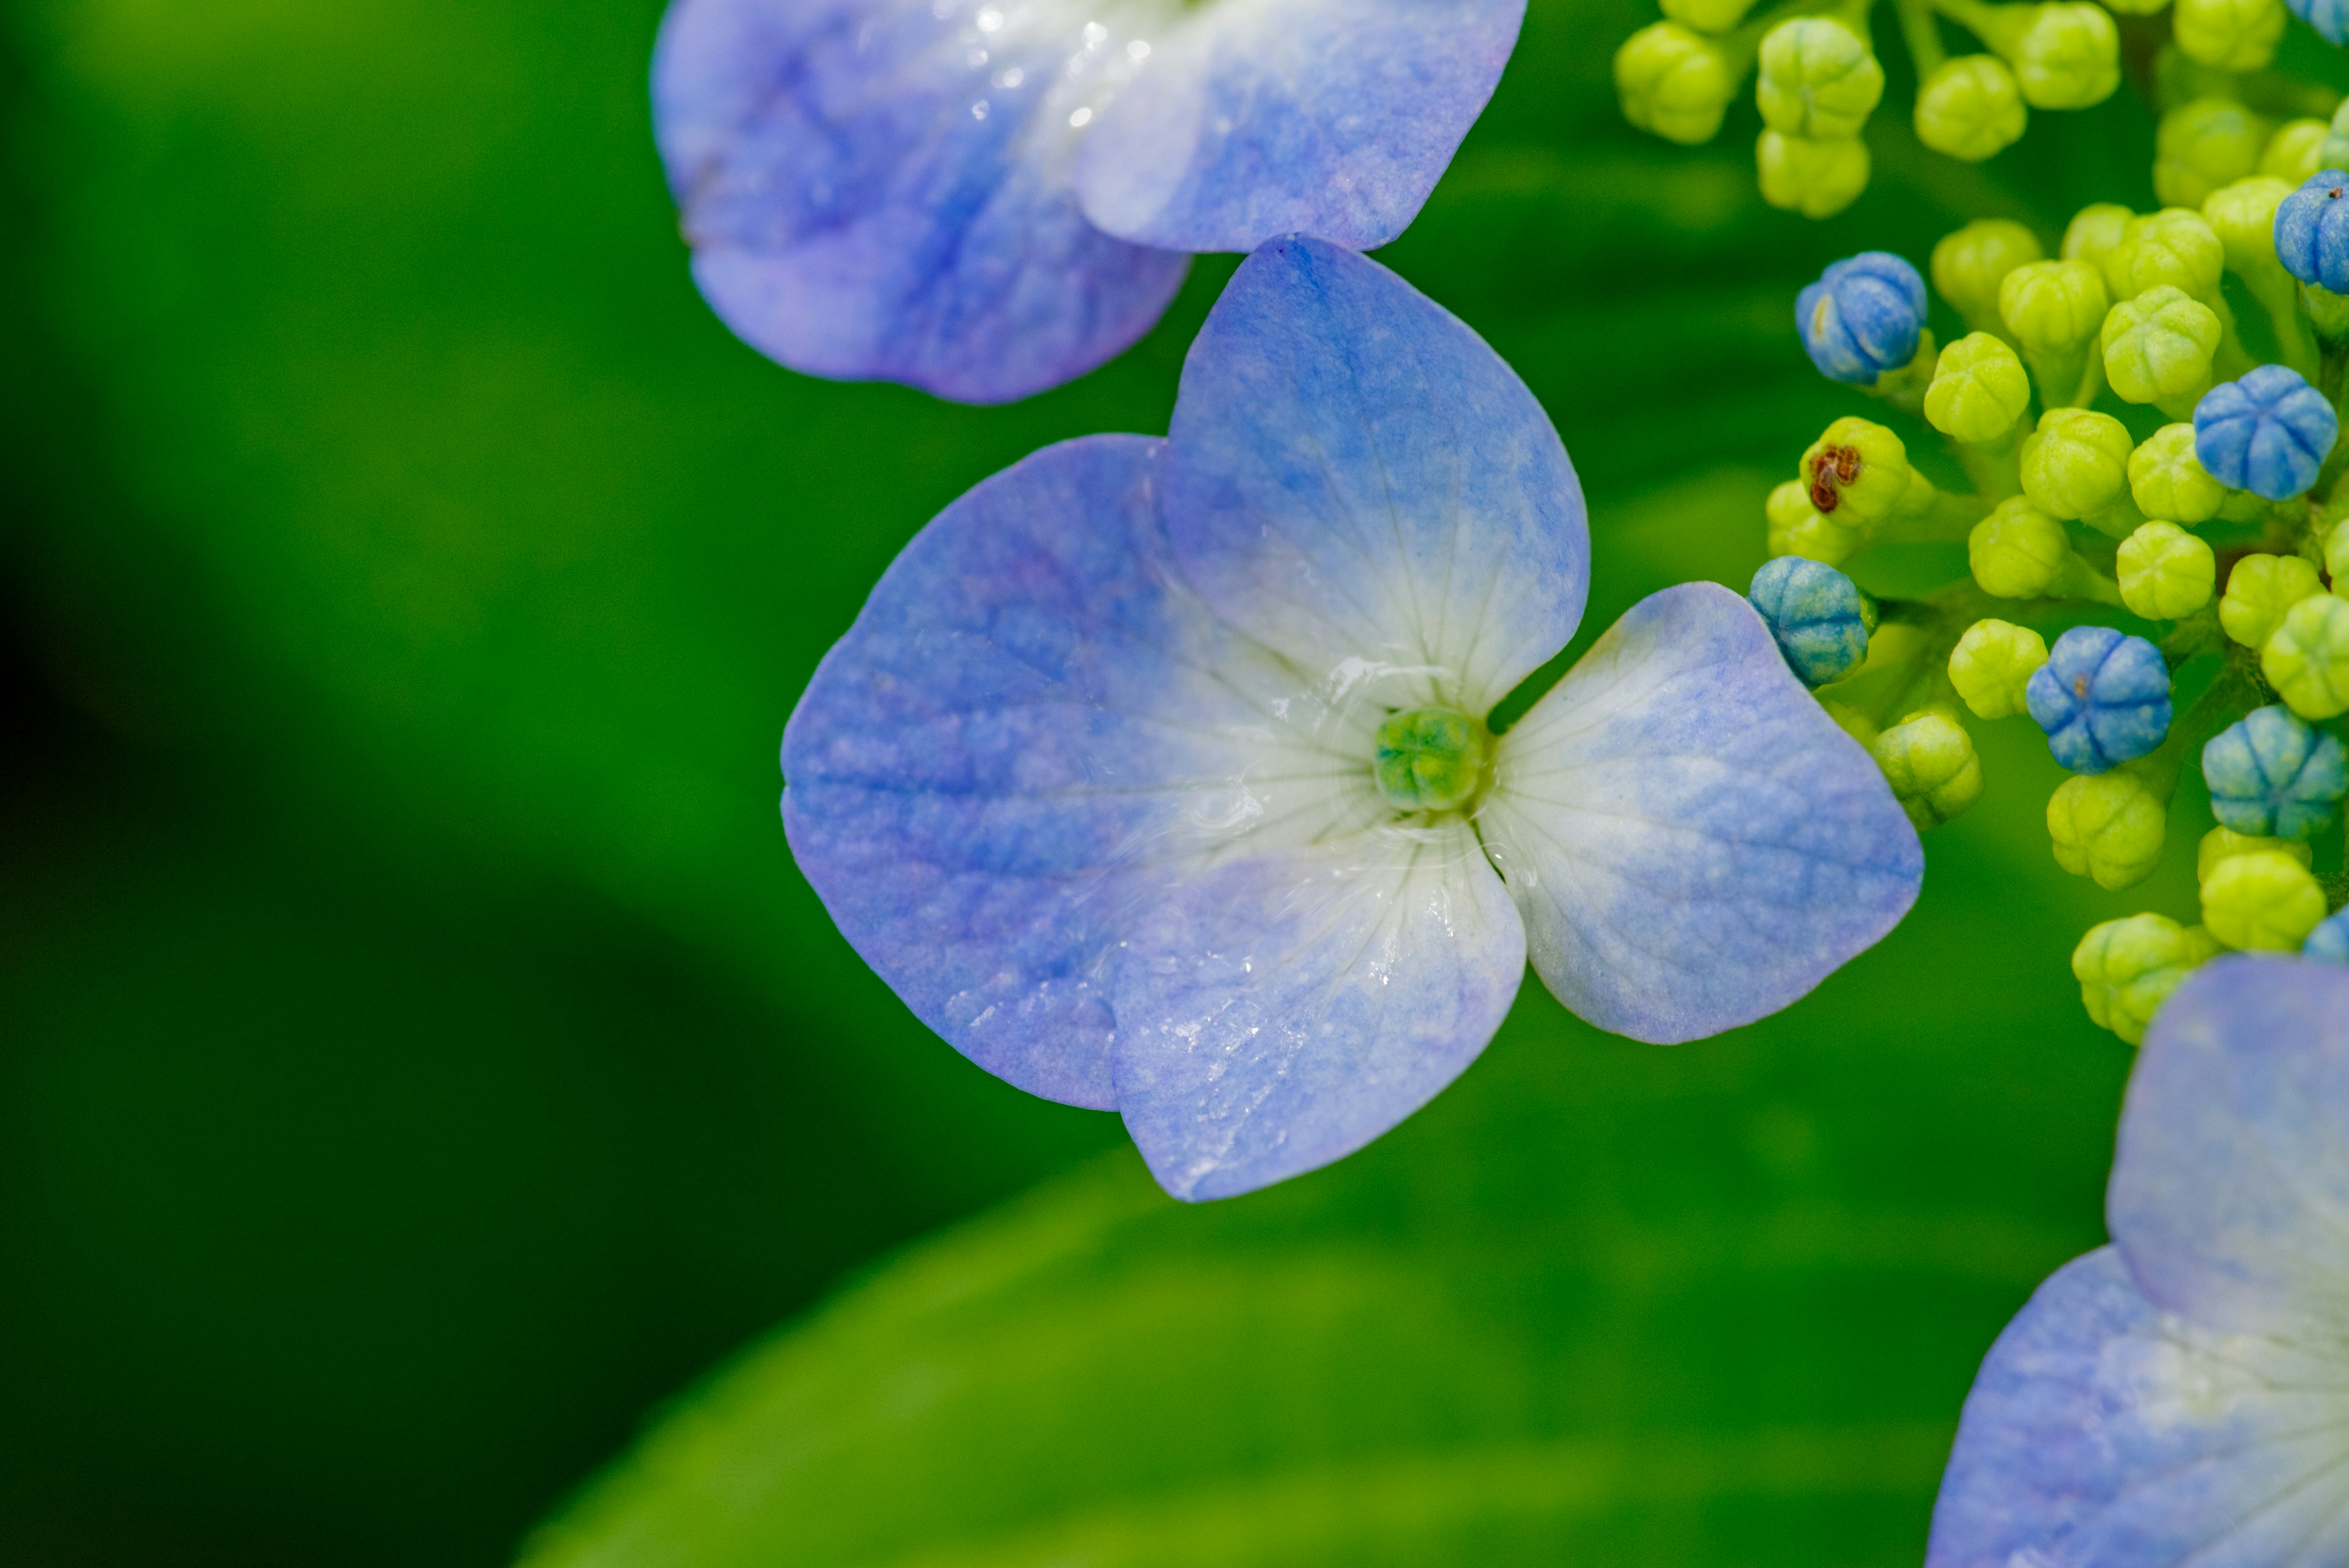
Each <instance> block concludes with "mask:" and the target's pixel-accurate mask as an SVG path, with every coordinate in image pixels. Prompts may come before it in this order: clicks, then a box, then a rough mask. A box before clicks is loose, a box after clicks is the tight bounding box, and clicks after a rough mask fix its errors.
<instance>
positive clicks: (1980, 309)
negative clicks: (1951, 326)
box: [1932, 218, 2045, 332]
mask: <svg viewBox="0 0 2349 1568" xmlns="http://www.w3.org/2000/svg"><path fill="white" fill-rule="evenodd" d="M2044 254H2045V253H2044V252H2043V251H2041V250H2040V248H2039V236H2038V235H2036V234H2033V233H2032V232H2031V231H2030V230H2029V229H2026V228H2024V227H2023V225H2022V224H2021V223H2016V222H2014V221H2013V219H2011V218H1977V219H1975V220H1974V221H1973V222H1972V223H1968V224H1967V225H1966V226H1965V227H1963V228H1961V229H1957V230H1954V231H1952V232H1951V233H1950V234H1944V235H1942V236H1941V239H1940V243H1939V244H1935V245H1934V246H1933V257H1932V268H1933V286H1934V287H1935V288H1936V289H1938V290H1940V296H1941V297H1942V298H1943V299H1946V300H1948V301H1949V302H1950V303H1951V305H1953V306H1956V307H1957V311H1958V314H1959V315H1961V316H1962V317H1965V318H1966V325H1967V326H1968V327H1972V328H1973V329H1974V330H1975V331H1977V332H1992V331H1997V330H1999V329H2000V328H2001V327H2002V326H2003V325H2004V324H2003V323H2002V322H2001V321H2000V319H1999V314H1998V296H1999V287H2000V286H2001V285H2002V284H2003V283H2005V282H2006V275H2007V274H2009V273H2011V272H2013V270H2014V269H2015V268H2016V267H2019V266H2026V265H2030V264H2031V263H2033V262H2035V261H2038V260H2040V259H2041V258H2042V257H2043V256H2044Z"/></svg>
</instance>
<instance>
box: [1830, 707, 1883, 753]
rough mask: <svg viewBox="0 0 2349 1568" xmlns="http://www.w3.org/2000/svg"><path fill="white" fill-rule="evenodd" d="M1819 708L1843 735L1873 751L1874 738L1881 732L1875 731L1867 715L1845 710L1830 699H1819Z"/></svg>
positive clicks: (1848, 709) (1856, 710)
mask: <svg viewBox="0 0 2349 1568" xmlns="http://www.w3.org/2000/svg"><path fill="white" fill-rule="evenodd" d="M1819 706H1820V707H1822V708H1824V709H1826V711H1827V717H1828V718H1830V719H1833V720H1834V721H1835V722H1836V723H1837V726H1838V727H1839V728H1841V729H1842V731H1843V732H1844V733H1845V734H1847V735H1849V736H1850V737H1851V738H1852V739H1853V740H1855V741H1857V742H1859V743H1860V744H1861V745H1863V746H1866V747H1868V749H1869V750H1870V751H1874V750H1875V748H1876V737H1877V736H1878V735H1879V734H1881V733H1882V732H1881V731H1879V730H1878V729H1877V727H1876V725H1875V724H1874V723H1873V722H1870V721H1869V719H1868V715H1867V714H1865V713H1863V712H1861V711H1859V710H1858V709H1857V708H1847V707H1846V706H1845V705H1844V704H1842V703H1841V702H1838V701H1835V700H1834V699H1833V698H1831V697H1822V698H1820V699H1819Z"/></svg>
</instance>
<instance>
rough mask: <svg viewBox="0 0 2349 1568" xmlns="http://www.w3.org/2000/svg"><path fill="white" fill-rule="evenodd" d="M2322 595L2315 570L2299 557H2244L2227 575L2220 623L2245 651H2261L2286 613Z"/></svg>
mask: <svg viewBox="0 0 2349 1568" xmlns="http://www.w3.org/2000/svg"><path fill="white" fill-rule="evenodd" d="M2323 592H2324V585H2323V583H2320V582H2318V581H2317V580H2316V568H2315V567H2314V566H2310V565H2309V564H2308V563H2307V562H2306V561H2303V560H2302V559H2301V558H2300V557H2299V556H2244V557H2243V558H2242V559H2241V560H2240V561H2238V562H2236V563H2235V569H2234V570H2233V571H2231V572H2229V573H2228V574H2227V591H2226V592H2225V593H2223V594H2221V595H2220V596H2219V624H2220V626H2221V627H2224V628H2226V631H2227V635H2228V636H2229V637H2231V638H2233V639H2235V640H2236V641H2237V642H2240V643H2241V644H2242V645H2243V646H2244V647H2245V648H2264V647H2266V646H2267V640H2268V639H2269V638H2270V637H2271V636H2273V635H2274V634H2275V629H2276V628H2278V627H2280V626H2282V624H2283V618H2284V614H2285V612H2286V611H2288V610H2290V609H2291V608H2292V606H2294V605H2296V604H2298V603H2300V601H2301V600H2302V599H2304V598H2308V597H2311V596H2313V595H2316V594H2322V593H2323Z"/></svg>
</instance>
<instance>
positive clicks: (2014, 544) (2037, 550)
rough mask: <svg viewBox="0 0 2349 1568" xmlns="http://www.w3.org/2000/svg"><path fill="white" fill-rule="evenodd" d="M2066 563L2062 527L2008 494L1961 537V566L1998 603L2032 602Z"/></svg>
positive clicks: (2069, 553)
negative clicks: (1963, 546)
mask: <svg viewBox="0 0 2349 1568" xmlns="http://www.w3.org/2000/svg"><path fill="white" fill-rule="evenodd" d="M2071 559H2072V542H2071V540H2069V539H2067V538H2065V537H2064V524H2061V523H2058V522H2056V521H2055V520H2054V518H2053V517H2050V516H2048V515H2047V514H2045V513H2044V512H2040V511H2037V510H2034V509H2033V506H2032V504H2031V503H2030V502H2029V501H2027V500H2025V499H2024V498H2023V497H2022V496H2020V495H2010V496H2008V497H2007V498H2006V499H2005V500H2004V501H2002V502H2000V503H1999V504H1998V505H1997V507H1996V508H1995V509H1993V510H1992V513H1991V514H1990V515H1989V516H1987V517H1985V518H1983V519H1982V521H1981V522H1979V523H1977V524H1974V526H1973V532H1972V533H1971V534H1968V535H1966V563H1967V565H1968V566H1971V567H1972V568H1973V574H1974V581H1975V582H1977V583H1980V584H1981V585H1982V592H1984V593H1986V594H1992V595H1995V596H1996V597H2000V598H2002V599H2031V598H2037V597H2039V596H2040V595H2041V594H2044V593H2045V592H2046V591H2047V590H2048V589H2049V588H2051V587H2054V586H2055V579H2056V578H2058V577H2060V576H2063V575H2064V567H2065V566H2067V565H2069V564H2070V562H2071Z"/></svg>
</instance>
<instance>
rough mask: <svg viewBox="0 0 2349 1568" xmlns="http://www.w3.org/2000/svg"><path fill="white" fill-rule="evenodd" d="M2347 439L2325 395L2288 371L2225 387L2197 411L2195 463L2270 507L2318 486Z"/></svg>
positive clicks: (2270, 369) (2259, 373)
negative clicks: (2329, 456) (2336, 445)
mask: <svg viewBox="0 0 2349 1568" xmlns="http://www.w3.org/2000/svg"><path fill="white" fill-rule="evenodd" d="M2340 433H2341V419H2340V416H2339V415H2337V414H2335V413H2334V412H2333V405H2332V403H2330V402H2329V401H2327V400H2326V399H2325V396H2324V394H2323V393H2322V392H2320V391H2318V390H2317V389H2315V388H2313V387H2312V386H2310V385H2309V384H2308V383H2307V382H2306V381H2304V380H2302V379H2301V376H2300V372H2299V371H2297V370H2292V369H2286V368H2285V367H2283V366H2282V365H2261V366H2260V367H2259V368H2258V369H2255V370H2253V371H2251V373H2250V374H2249V375H2247V376H2245V377H2244V378H2243V379H2241V380H2240V381H2221V382H2220V383H2219V384H2218V385H2217V386H2215V387H2213V388H2211V389H2209V391H2207V392H2205V393H2203V394H2202V400H2201V401H2200V402H2199V403H2197V404H2195V405H2194V456H2195V459H2196V461H2197V462H2200V463H2201V464H2202V466H2203V468H2204V469H2205V470H2206V471H2208V472H2209V475H2210V477H2211V478H2213V479H2215V480H2217V481H2218V482H2219V483H2221V484H2224V485H2228V486H2230V487H2231V488H2233V489H2236V490H2248V491H2250V492H2251V493H2252V494H2254V495H2264V496H2266V497H2267V498H2268V499H2269V500H2270V501H2282V500H2284V499H2285V498H2287V497H2289V496H2293V495H2298V494H2300V493H2302V492H2303V491H2305V490H2306V489H2307V488H2308V487H2309V486H2310V485H2312V484H2314V483H2316V472H2317V470H2319V469H2321V468H2323V466H2324V455H2325V453H2327V452H2331V451H2332V450H2333V439H2334V438H2335V437H2337V436H2338V435H2340Z"/></svg>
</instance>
